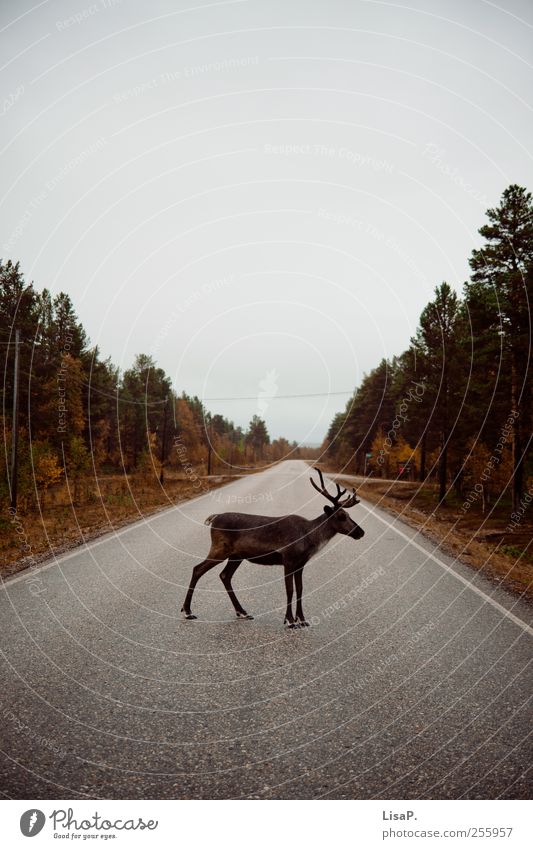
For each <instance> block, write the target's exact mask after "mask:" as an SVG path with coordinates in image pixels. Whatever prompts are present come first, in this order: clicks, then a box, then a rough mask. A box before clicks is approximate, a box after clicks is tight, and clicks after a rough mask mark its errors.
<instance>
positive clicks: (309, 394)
mask: <svg viewBox="0 0 533 849" xmlns="http://www.w3.org/2000/svg"><path fill="white" fill-rule="evenodd" d="M331 395H353V389H350V390H346V391H345V392H306V393H304V394H302V395H269V396H262V395H261V396H260V395H259V393H258V394H257V395H233V396H232V397H228V398H201V399H200V400H201V401H202V403H203V402H204V401H257V399H258V398H264V400H265V401H276V400H277V399H278V398H326V397H327V398H329V397H330V396H331Z"/></svg>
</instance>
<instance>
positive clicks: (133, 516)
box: [0, 472, 234, 577]
mask: <svg viewBox="0 0 533 849" xmlns="http://www.w3.org/2000/svg"><path fill="white" fill-rule="evenodd" d="M231 480H234V477H233V476H228V475H218V476H212V477H210V478H206V477H203V478H199V479H198V480H197V481H195V482H194V483H191V482H190V481H189V480H188V479H187V478H186V477H185V476H184V475H183V474H178V473H176V472H167V473H166V474H165V483H164V486H163V487H161V485H160V484H159V481H158V480H157V478H155V477H154V476H153V475H151V476H142V475H130V476H129V477H127V478H126V477H125V476H124V475H104V476H101V477H99V478H98V480H97V481H95V480H94V479H93V480H92V481H85V482H83V484H82V485H81V486H80V493H79V501H78V503H73V500H72V499H71V497H70V494H69V491H68V489H67V487H66V486H65V485H64V484H63V485H61V486H58V487H55V488H54V490H53V491H50V492H48V493H47V494H46V497H45V499H44V504H42V505H41V508H42V509H41V513H39V510H38V509H33V510H22V509H21V510H19V512H18V513H17V520H18V532H17V528H16V527H15V524H14V523H13V522H12V521H11V517H10V515H9V513H8V512H7V510H4V512H3V515H2V516H1V517H0V574H1V575H2V576H3V577H6V576H7V575H13V574H14V573H15V572H18V571H20V570H21V569H24V568H26V567H28V566H30V565H35V563H38V562H40V561H41V560H45V559H46V558H47V557H49V556H50V555H52V554H58V553H62V552H64V551H66V550H68V549H69V548H74V547H75V546H76V545H80V544H81V543H83V542H86V541H87V540H90V539H94V538H95V537H97V536H101V535H102V534H104V533H107V532H109V531H113V530H116V529H117V528H120V527H123V526H124V525H127V524H130V523H131V522H135V521H137V520H138V519H142V518H143V517H145V516H149V515H150V514H152V513H155V512H158V511H159V510H161V509H164V508H165V507H171V506H172V505H173V504H177V503H179V502H182V501H187V500H189V499H191V498H195V497H197V496H198V495H202V494H203V493H205V492H208V491H209V490H211V489H214V488H217V487H219V486H222V485H223V484H225V483H228V482H229V481H231Z"/></svg>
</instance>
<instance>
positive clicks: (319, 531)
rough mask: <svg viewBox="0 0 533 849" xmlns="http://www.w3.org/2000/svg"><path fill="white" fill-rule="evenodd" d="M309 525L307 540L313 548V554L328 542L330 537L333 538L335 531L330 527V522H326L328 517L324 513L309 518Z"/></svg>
mask: <svg viewBox="0 0 533 849" xmlns="http://www.w3.org/2000/svg"><path fill="white" fill-rule="evenodd" d="M309 525H310V530H309V541H310V542H311V545H312V548H313V554H316V553H317V552H318V551H320V549H321V548H324V546H325V545H327V544H328V542H329V541H330V539H333V537H334V536H335V534H336V531H335V530H334V529H333V528H332V526H331V523H330V522H328V517H327V516H326V514H325V513H322V514H321V515H320V516H317V517H316V519H311V520H310V522H309Z"/></svg>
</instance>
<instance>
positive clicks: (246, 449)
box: [0, 185, 533, 562]
mask: <svg viewBox="0 0 533 849" xmlns="http://www.w3.org/2000/svg"><path fill="white" fill-rule="evenodd" d="M486 215H487V221H486V222H485V223H484V224H483V226H482V227H481V228H480V230H479V233H480V235H481V237H482V240H483V243H482V245H481V246H480V247H479V248H475V249H473V251H472V254H471V257H470V260H469V263H470V268H471V275H470V279H469V280H467V281H466V282H465V283H464V286H463V290H462V293H461V295H459V294H458V293H457V291H456V290H455V289H454V288H452V286H451V285H450V284H449V283H447V282H441V283H440V284H439V285H437V286H436V288H435V290H434V297H433V299H432V300H431V301H430V302H429V303H428V304H427V305H426V306H425V307H424V309H423V310H422V313H421V315H420V321H419V325H418V327H417V330H416V333H415V334H414V336H413V337H412V338H411V340H410V343H409V346H408V347H407V349H406V350H405V351H404V352H403V353H401V354H399V355H398V356H393V357H392V358H390V359H383V360H382V361H381V362H380V363H379V364H378V365H377V366H376V368H374V369H373V370H372V371H371V372H370V373H369V374H367V375H365V376H364V378H363V380H362V381H361V383H360V385H359V386H358V387H357V388H356V389H355V391H354V393H353V396H352V397H351V398H350V400H349V402H348V404H347V405H346V409H345V410H344V411H343V412H340V413H338V414H337V415H336V416H335V417H334V419H333V421H332V422H331V424H330V427H329V430H328V433H327V435H326V437H325V440H324V443H323V445H322V447H321V449H320V451H314V450H312V449H305V448H302V447H299V446H298V445H297V443H295V442H293V443H289V442H288V441H287V440H286V439H284V438H282V437H280V438H277V439H274V440H272V439H271V438H270V436H269V433H268V430H267V426H266V423H265V421H264V420H263V419H262V418H261V417H260V416H258V415H255V416H253V418H252V420H251V421H250V423H249V426H248V427H247V429H246V430H245V429H243V428H242V427H239V426H236V425H235V424H234V423H233V422H231V421H228V420H227V419H226V418H224V417H223V416H221V415H218V414H212V413H211V412H209V411H208V410H206V408H205V406H204V404H203V403H202V401H201V400H200V399H199V398H198V397H191V396H189V395H187V394H186V393H185V392H181V394H180V393H178V392H177V391H176V389H175V388H174V387H173V386H172V384H171V380H170V378H169V377H168V375H166V374H165V372H164V370H163V369H162V368H160V367H159V366H158V365H157V363H156V362H155V361H154V359H153V358H152V357H151V356H149V355H147V354H142V353H141V354H138V355H137V356H136V358H135V361H134V362H133V364H132V366H131V367H130V368H129V369H126V370H125V371H120V370H119V369H118V368H117V367H116V366H115V365H114V364H113V362H112V361H111V359H110V358H104V357H103V356H102V354H101V352H100V350H99V349H98V347H95V346H91V344H90V340H89V338H88V336H87V334H86V332H85V330H84V328H83V325H82V323H81V321H80V320H79V318H78V316H77V314H76V311H75V308H74V305H73V303H72V301H71V298H70V297H69V295H68V294H66V293H63V292H60V293H59V294H56V295H55V296H52V295H51V293H50V292H49V291H48V290H47V289H43V290H42V291H39V290H38V289H37V288H36V287H35V286H34V284H33V283H32V282H26V281H25V279H24V275H23V272H22V270H21V267H20V264H19V263H18V262H13V261H12V260H6V261H4V262H0V319H1V321H0V328H1V329H0V350H1V351H2V356H3V364H4V368H3V393H2V411H1V415H2V435H3V450H2V452H1V458H0V464H1V466H2V468H1V473H0V503H1V505H2V514H1V518H0V524H1V527H2V530H3V531H5V532H6V533H5V534H4V542H3V545H2V551H1V553H2V556H3V558H4V562H9V560H10V559H12V558H14V557H16V556H20V552H18V555H17V550H16V549H17V546H16V544H15V542H14V540H16V534H15V532H14V529H13V517H14V516H16V517H17V520H19V519H20V518H21V517H22V516H24V517H26V519H25V532H24V539H25V540H26V539H27V538H29V537H31V536H32V535H33V542H32V543H31V550H32V551H35V550H39V549H40V548H44V547H46V546H47V545H49V543H50V542H51V541H52V542H53V543H54V544H55V543H56V542H59V543H61V542H62V541H64V540H65V539H69V538H72V539H74V538H76V537H79V532H80V527H79V525H80V516H82V517H83V524H84V526H87V529H88V530H90V529H91V528H92V527H102V526H103V525H109V524H110V523H111V524H113V523H114V522H115V521H117V520H122V519H124V518H125V517H129V516H132V515H133V516H135V515H136V514H138V515H145V513H146V511H147V510H149V509H152V508H154V507H156V506H158V505H164V504H166V503H169V502H170V503H174V502H175V501H178V500H180V499H182V498H187V497H191V496H194V495H195V494H198V493H199V492H202V491H207V490H208V489H210V488H211V487H212V486H215V485H220V484H221V483H224V482H226V480H227V479H228V476H231V475H234V474H246V473H249V472H251V471H253V470H255V469H257V468H261V467H264V465H265V464H269V463H275V462H277V461H279V460H282V459H286V458H289V457H303V458H305V459H313V460H316V459H318V460H319V461H320V462H321V463H322V464H323V468H327V469H329V470H331V471H336V472H339V473H344V474H356V475H363V476H364V477H365V479H366V480H369V479H374V480H387V481H405V480H409V481H418V482H422V483H423V484H424V485H425V486H426V488H427V487H429V493H430V499H431V501H432V504H433V508H437V507H438V508H439V509H440V508H443V507H444V506H445V505H446V504H448V505H453V506H454V508H455V509H456V510H459V512H460V513H462V514H464V515H466V514H467V513H468V512H469V511H470V512H471V514H474V513H481V514H483V515H484V514H485V511H486V510H487V509H488V508H489V506H490V508H491V510H494V509H495V508H496V507H497V508H498V509H499V510H500V513H501V511H503V514H501V515H504V516H505V517H506V518H505V521H506V522H508V527H509V528H512V525H513V523H515V524H520V523H521V521H522V518H523V517H524V516H525V515H526V513H527V512H528V508H529V505H530V503H531V501H532V500H533V467H532V452H531V437H532V406H531V395H532V392H531V389H532V362H531V300H532V295H533V291H532V279H533V204H532V197H531V194H530V193H529V192H528V191H527V190H526V189H525V188H523V187H520V186H517V185H511V186H509V187H508V188H507V189H506V190H505V191H504V192H503V195H502V197H501V199H500V203H499V205H498V206H497V207H495V208H491V209H489V210H488V211H487V213H486ZM17 339H18V340H19V344H18V345H17V344H16V342H17ZM17 351H18V364H17V367H18V380H17V387H18V390H17V399H16V404H14V385H15V378H14V374H15V358H16V355H17ZM14 422H16V429H15V431H16V443H15V446H14V445H13V433H14V428H13V424H14ZM14 448H15V449H16V450H13V449H14ZM417 493H418V490H417ZM80 507H83V509H82V510H79V509H78V508H80ZM433 508H432V509H433ZM39 523H40V524H39ZM523 531H524V524H523V525H522V532H523ZM28 544H29V543H28Z"/></svg>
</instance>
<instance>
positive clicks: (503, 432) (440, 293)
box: [322, 185, 533, 521]
mask: <svg viewBox="0 0 533 849" xmlns="http://www.w3.org/2000/svg"><path fill="white" fill-rule="evenodd" d="M486 217H487V220H486V222H485V223H484V224H483V226H481V228H480V230H479V233H480V236H481V237H482V240H483V242H482V244H481V246H480V247H479V248H475V249H473V250H472V254H471V256H470V258H469V265H470V269H471V274H470V278H469V280H467V281H466V282H465V283H464V286H463V289H462V293H461V295H459V294H457V292H456V291H455V290H454V289H453V288H452V287H451V286H450V285H449V283H447V282H441V283H440V284H439V285H437V286H436V288H435V290H434V297H433V298H432V300H431V301H430V302H429V303H428V304H427V305H426V306H425V307H424V309H423V310H422V313H421V315H420V321H419V324H418V327H417V330H416V333H415V334H414V336H413V337H412V338H411V340H410V343H409V346H408V347H407V349H406V350H405V351H404V352H403V353H401V354H399V355H398V356H394V357H392V358H390V359H383V360H382V361H381V362H380V363H379V364H378V365H377V366H376V368H374V369H373V370H372V371H371V372H370V373H369V374H367V375H365V376H364V379H363V380H362V382H361V384H360V386H358V387H357V389H356V390H355V392H354V394H353V396H352V397H351V398H350V400H349V402H348V404H347V406H346V409H345V410H344V411H343V412H340V413H338V414H337V415H336V416H335V418H334V419H333V421H332V422H331V425H330V427H329V430H328V433H327V436H326V439H325V441H324V445H323V447H322V451H323V455H324V456H325V458H326V459H327V460H328V462H329V464H330V466H331V467H332V468H334V469H337V470H340V471H343V472H349V473H352V474H360V475H366V476H373V477H377V478H385V479H396V480H398V479H409V480H418V481H429V482H432V483H433V484H434V501H435V504H437V505H439V506H444V505H446V503H447V502H450V503H453V504H454V505H456V506H457V507H459V509H460V510H461V511H462V512H464V513H466V512H467V511H469V510H471V509H473V508H474V509H476V510H481V511H484V510H485V509H486V508H487V506H488V505H496V504H498V505H499V506H500V507H501V506H503V507H504V508H505V510H506V511H507V513H509V514H510V521H519V520H520V519H521V517H522V516H523V515H524V514H525V513H526V512H527V508H528V506H529V504H530V502H531V500H532V498H533V467H532V452H531V447H532V445H531V437H532V407H531V400H532V397H531V396H532V391H531V390H532V360H531V348H532V344H531V343H532V328H531V318H532V309H531V307H532V300H533V287H532V281H533V206H532V198H531V194H530V193H529V192H528V191H527V190H526V189H525V188H523V187H521V186H518V185H510V186H509V187H508V188H507V189H506V190H505V191H504V192H503V195H502V197H501V199H500V203H499V205H498V206H496V207H494V208H491V209H488V210H487V213H486Z"/></svg>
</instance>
